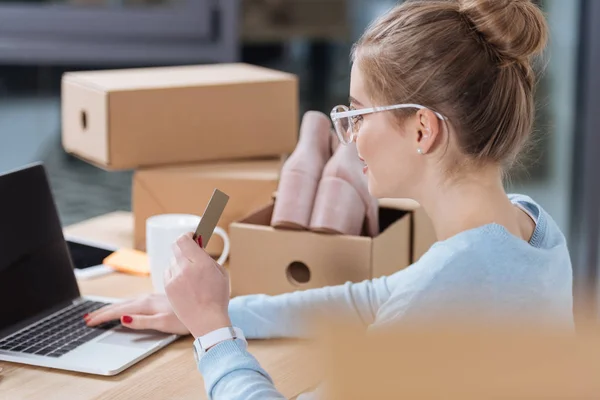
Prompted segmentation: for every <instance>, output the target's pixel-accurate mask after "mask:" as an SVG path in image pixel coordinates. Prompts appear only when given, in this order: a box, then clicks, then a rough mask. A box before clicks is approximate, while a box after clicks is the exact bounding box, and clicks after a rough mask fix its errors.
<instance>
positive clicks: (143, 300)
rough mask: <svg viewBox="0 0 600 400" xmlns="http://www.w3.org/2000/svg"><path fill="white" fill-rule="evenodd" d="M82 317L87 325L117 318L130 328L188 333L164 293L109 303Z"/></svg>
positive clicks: (94, 324)
mask: <svg viewBox="0 0 600 400" xmlns="http://www.w3.org/2000/svg"><path fill="white" fill-rule="evenodd" d="M84 319H85V321H86V323H87V325H88V326H96V325H99V324H101V323H103V322H108V321H113V320H117V319H118V320H120V321H121V323H122V324H123V326H126V327H128V328H131V329H153V330H157V331H160V332H166V333H175V334H178V335H187V334H189V333H190V332H189V331H188V329H187V328H186V327H185V325H183V324H182V323H181V321H179V318H177V316H176V315H175V313H174V312H173V308H172V307H171V303H169V299H167V296H166V295H164V294H151V295H146V296H143V297H140V298H137V299H133V300H127V301H124V302H119V303H115V304H110V305H108V306H105V307H103V308H100V309H98V310H96V311H93V312H91V313H90V314H87V315H85V316H84Z"/></svg>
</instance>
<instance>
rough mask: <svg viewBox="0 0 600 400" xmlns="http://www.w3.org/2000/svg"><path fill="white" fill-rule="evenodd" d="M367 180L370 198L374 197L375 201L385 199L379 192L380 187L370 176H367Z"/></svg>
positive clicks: (381, 192) (380, 191)
mask: <svg viewBox="0 0 600 400" xmlns="http://www.w3.org/2000/svg"><path fill="white" fill-rule="evenodd" d="M367 179H368V187H369V193H370V194H371V196H373V197H375V198H376V199H382V198H385V197H386V196H385V195H384V193H383V191H382V190H381V187H380V186H379V185H378V184H377V183H376V182H375V181H374V180H373V177H372V176H371V175H370V174H368V175H367Z"/></svg>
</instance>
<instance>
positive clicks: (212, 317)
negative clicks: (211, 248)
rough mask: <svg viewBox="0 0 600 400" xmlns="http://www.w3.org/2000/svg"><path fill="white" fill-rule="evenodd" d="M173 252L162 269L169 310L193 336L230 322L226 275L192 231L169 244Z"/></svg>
mask: <svg viewBox="0 0 600 400" xmlns="http://www.w3.org/2000/svg"><path fill="white" fill-rule="evenodd" d="M173 254H174V256H175V258H174V260H173V262H172V263H171V266H170V268H169V269H167V270H166V271H165V276H164V282H165V293H166V295H167V297H168V299H169V302H170V303H171V306H172V307H173V311H174V312H175V314H176V315H177V317H178V318H179V319H180V320H181V322H182V323H183V324H184V325H185V326H186V327H187V328H188V329H189V331H190V332H191V333H192V335H194V337H199V336H202V335H205V334H207V333H208V332H211V331H213V330H215V329H219V328H224V327H227V326H230V325H231V321H230V319H229V313H228V306H229V276H228V274H227V271H226V270H225V268H223V267H222V266H221V265H219V264H217V262H216V261H214V260H213V259H212V257H211V256H210V255H208V254H207V253H206V252H205V251H204V249H202V248H201V247H200V246H199V245H198V244H197V243H196V242H194V239H193V234H192V233H188V234H185V235H183V236H181V237H180V238H179V239H177V241H176V242H175V243H174V244H173Z"/></svg>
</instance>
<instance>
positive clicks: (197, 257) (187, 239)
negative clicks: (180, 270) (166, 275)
mask: <svg viewBox="0 0 600 400" xmlns="http://www.w3.org/2000/svg"><path fill="white" fill-rule="evenodd" d="M173 246H174V248H173V253H174V254H175V256H176V257H177V254H180V256H183V257H185V258H187V259H188V260H189V261H191V262H197V261H201V260H203V259H204V258H205V257H209V256H208V254H206V252H205V251H204V250H203V249H202V248H200V246H198V244H197V243H196V242H194V239H192V234H190V233H188V234H186V235H182V236H180V237H179V239H177V241H176V242H175V243H174V245H173ZM179 252H180V253H179Z"/></svg>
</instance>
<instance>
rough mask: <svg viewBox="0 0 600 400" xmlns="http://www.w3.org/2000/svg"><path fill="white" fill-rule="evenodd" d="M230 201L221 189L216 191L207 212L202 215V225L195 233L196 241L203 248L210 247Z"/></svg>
mask: <svg viewBox="0 0 600 400" xmlns="http://www.w3.org/2000/svg"><path fill="white" fill-rule="evenodd" d="M228 201H229V196H228V195H226V194H225V193H223V192H221V191H220V190H219V189H215V190H214V192H213V194H212V197H211V198H210V201H209V202H208V204H207V206H206V210H204V214H202V218H201V219H200V223H199V224H198V227H197V228H196V233H194V241H195V242H196V243H198V244H200V246H201V247H203V248H206V246H207V245H208V241H209V240H210V237H211V236H212V234H213V231H214V230H215V228H216V226H217V223H218V222H219V219H220V218H221V214H223V210H225V206H226V205H227V202H228ZM199 237H200V238H201V242H198V238H199Z"/></svg>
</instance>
